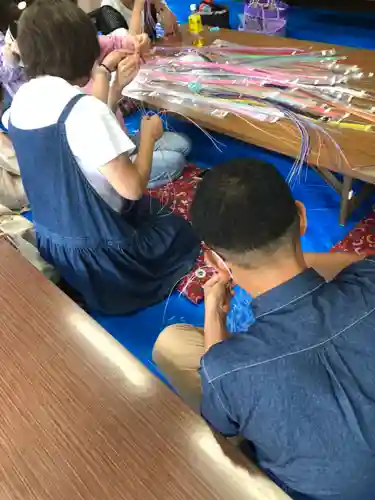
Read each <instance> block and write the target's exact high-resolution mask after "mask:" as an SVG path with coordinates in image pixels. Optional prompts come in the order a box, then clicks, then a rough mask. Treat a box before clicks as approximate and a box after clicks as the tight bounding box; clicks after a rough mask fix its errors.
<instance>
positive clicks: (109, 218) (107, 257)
mask: <svg viewBox="0 0 375 500" xmlns="http://www.w3.org/2000/svg"><path fill="white" fill-rule="evenodd" d="M83 97H85V95H84V94H80V95H77V96H75V97H74V98H73V99H72V100H71V101H70V102H69V103H68V104H67V105H66V107H65V109H64V110H63V112H62V114H61V116H60V117H59V119H58V121H57V123H56V124H53V125H50V126H47V127H44V128H39V129H34V130H22V129H18V128H16V127H14V126H13V125H12V123H10V125H9V134H10V137H11V139H12V141H13V144H14V147H15V150H16V153H17V158H18V162H19V165H20V170H21V175H22V179H23V183H24V186H25V190H26V193H27V196H28V199H29V201H30V205H31V208H32V211H33V217H34V223H35V230H36V235H37V244H38V249H39V251H40V254H41V255H42V257H43V258H44V259H45V260H46V261H47V262H49V263H50V264H52V265H54V266H55V267H56V268H57V269H58V270H59V272H60V274H61V276H62V277H63V278H64V279H65V280H66V281H67V283H68V284H69V285H71V286H72V287H73V288H74V289H76V290H77V291H78V292H80V293H81V294H82V296H83V298H84V300H85V302H86V304H87V307H88V309H89V310H92V311H98V312H102V313H105V314H128V313H132V312H134V311H136V310H137V309H140V308H143V307H147V306H150V305H152V304H155V303H156V302H159V301H160V300H162V299H164V298H165V297H166V296H168V294H169V293H170V292H171V290H172V289H173V287H174V286H175V284H176V283H177V282H178V281H179V280H180V279H181V278H182V277H183V276H184V275H185V274H186V273H187V272H188V271H189V270H190V269H191V267H192V265H193V263H194V261H195V259H196V257H197V256H198V254H199V251H200V245H199V240H198V238H197V237H196V235H195V234H194V232H193V230H192V228H191V226H190V224H189V223H188V222H186V221H185V220H184V219H182V218H181V217H178V216H175V215H173V214H170V213H169V212H168V211H167V210H166V209H164V208H163V207H161V205H160V203H159V202H158V201H157V200H155V199H153V198H150V197H147V196H144V197H143V198H141V199H140V200H139V201H135V202H134V201H129V200H124V204H123V210H122V211H121V213H119V212H116V211H114V210H113V209H112V208H111V207H110V206H109V205H108V204H107V203H106V202H105V201H104V200H103V199H102V198H101V197H100V195H99V194H98V193H97V192H96V191H95V189H94V188H93V187H92V186H91V184H90V183H89V182H88V180H87V179H86V177H85V176H84V174H83V172H82V171H81V169H80V168H79V165H78V164H77V161H76V159H75V157H74V156H73V154H72V152H71V150H70V147H69V145H68V141H67V137H66V132H65V122H66V119H67V117H68V116H69V113H70V112H71V110H72V108H73V107H74V105H75V104H76V103H77V102H78V100H79V99H81V98H83Z"/></svg>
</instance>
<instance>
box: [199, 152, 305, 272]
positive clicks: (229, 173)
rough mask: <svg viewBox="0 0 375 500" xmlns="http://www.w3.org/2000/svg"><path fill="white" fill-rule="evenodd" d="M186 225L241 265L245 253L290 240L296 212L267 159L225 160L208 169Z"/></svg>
mask: <svg viewBox="0 0 375 500" xmlns="http://www.w3.org/2000/svg"><path fill="white" fill-rule="evenodd" d="M191 217H192V224H193V227H194V229H195V230H196V232H197V233H198V234H199V236H200V237H201V238H202V240H203V241H204V242H205V243H206V244H207V245H208V246H209V247H211V248H212V249H213V250H217V251H218V252H219V253H220V252H221V254H222V255H224V256H226V257H228V258H231V259H232V260H233V261H236V263H238V264H239V265H246V259H244V258H242V259H241V256H242V257H244V254H245V253H248V252H251V251H256V250H259V251H260V252H262V251H267V252H268V251H275V250H276V249H277V248H278V247H279V246H280V247H281V246H283V245H285V244H289V243H295V242H296V240H297V238H298V235H299V217H298V211H297V207H296V204H295V201H294V199H293V196H292V194H291V192H290V189H289V186H288V185H287V183H286V182H285V180H284V178H283V177H282V176H281V174H280V173H279V172H278V170H277V169H276V168H275V167H273V166H272V165H270V164H269V163H266V162H263V161H259V160H254V159H238V160H232V161H228V162H226V163H223V164H221V165H218V166H216V167H214V168H213V169H212V170H210V171H209V172H208V173H207V174H206V175H205V176H204V178H203V180H202V181H201V183H200V185H199V186H198V189H197V193H196V196H195V199H194V200H193V204H192V207H191Z"/></svg>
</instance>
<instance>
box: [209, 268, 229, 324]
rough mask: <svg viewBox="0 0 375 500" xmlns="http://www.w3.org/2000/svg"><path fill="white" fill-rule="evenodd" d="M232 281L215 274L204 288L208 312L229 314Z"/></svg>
mask: <svg viewBox="0 0 375 500" xmlns="http://www.w3.org/2000/svg"><path fill="white" fill-rule="evenodd" d="M231 288H232V287H231V280H230V279H228V277H227V276H225V275H223V274H219V273H217V274H214V275H213V276H212V277H211V278H210V279H209V280H208V281H207V283H206V284H205V286H204V302H205V307H206V311H208V312H218V313H220V314H222V315H224V314H228V312H229V308H230V301H231V297H232V290H231Z"/></svg>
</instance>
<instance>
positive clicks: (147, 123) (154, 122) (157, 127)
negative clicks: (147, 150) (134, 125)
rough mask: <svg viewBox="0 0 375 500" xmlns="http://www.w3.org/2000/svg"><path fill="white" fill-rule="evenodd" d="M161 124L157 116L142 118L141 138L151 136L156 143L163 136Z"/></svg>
mask: <svg viewBox="0 0 375 500" xmlns="http://www.w3.org/2000/svg"><path fill="white" fill-rule="evenodd" d="M163 132H164V131H163V122H162V121H161V119H160V116H159V115H152V116H144V117H143V118H142V122H141V137H142V135H143V136H145V135H148V136H151V138H152V139H153V140H154V141H155V142H156V141H158V140H159V139H160V138H161V136H162V135H163Z"/></svg>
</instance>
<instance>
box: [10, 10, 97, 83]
mask: <svg viewBox="0 0 375 500" xmlns="http://www.w3.org/2000/svg"><path fill="white" fill-rule="evenodd" d="M17 42H18V47H19V51H20V55H21V58H22V61H23V63H24V66H25V68H26V71H27V74H28V76H29V77H30V78H35V77H37V76H44V75H50V76H58V77H60V78H63V79H64V80H67V81H68V82H70V83H74V84H82V85H84V84H85V83H86V82H87V81H88V80H89V78H90V75H91V71H92V68H93V66H94V63H95V61H96V60H97V58H98V57H99V53H100V50H99V42H98V37H97V33H96V31H95V27H94V25H93V23H92V22H91V20H90V18H89V17H88V16H87V15H86V14H85V13H84V12H83V11H82V10H81V9H80V8H79V7H77V5H75V4H74V3H73V2H72V1H70V0H36V1H35V2H33V3H32V5H30V7H27V9H25V11H24V13H23V14H22V16H21V19H20V21H19V23H18V34H17ZM84 80H85V81H84Z"/></svg>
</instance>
